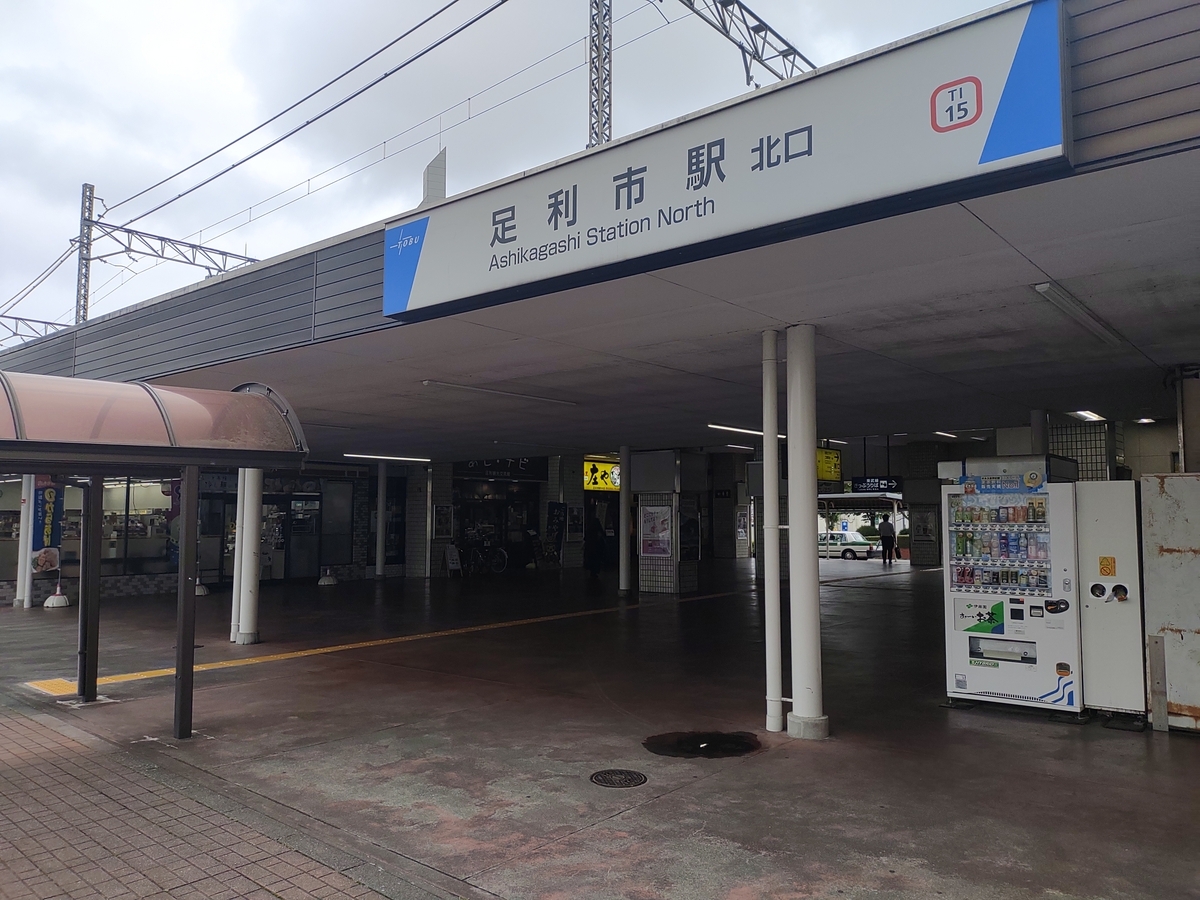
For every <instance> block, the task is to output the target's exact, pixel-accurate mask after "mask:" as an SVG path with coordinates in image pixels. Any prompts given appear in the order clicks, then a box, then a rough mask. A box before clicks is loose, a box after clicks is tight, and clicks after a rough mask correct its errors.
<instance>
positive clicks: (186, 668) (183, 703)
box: [175, 466, 200, 740]
mask: <svg viewBox="0 0 1200 900" xmlns="http://www.w3.org/2000/svg"><path fill="white" fill-rule="evenodd" d="M179 487H180V490H179V602H178V605H177V609H176V616H177V618H176V623H175V737H176V738H178V739H180V740H183V739H186V738H190V737H191V736H192V685H193V679H194V677H195V665H196V544H197V541H198V540H199V515H200V469H199V467H198V466H184V467H183V478H182V481H181V484H180V486H179Z"/></svg>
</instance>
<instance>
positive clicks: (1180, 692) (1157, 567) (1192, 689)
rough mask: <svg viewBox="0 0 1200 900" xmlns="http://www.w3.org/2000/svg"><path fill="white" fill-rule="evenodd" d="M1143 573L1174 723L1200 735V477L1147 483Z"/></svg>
mask: <svg viewBox="0 0 1200 900" xmlns="http://www.w3.org/2000/svg"><path fill="white" fill-rule="evenodd" d="M1142 567H1143V568H1142V572H1143V579H1144V585H1145V614H1146V634H1147V636H1148V637H1155V636H1158V637H1161V638H1162V643H1163V651H1164V653H1163V655H1164V657H1165V669H1166V682H1167V685H1166V687H1167V690H1166V694H1167V697H1166V700H1167V713H1168V722H1169V723H1170V725H1171V727H1173V728H1185V729H1189V730H1192V731H1198V730H1200V474H1186V475H1183V474H1181V475H1145V476H1143V477H1142ZM1151 678H1152V679H1153V673H1151Z"/></svg>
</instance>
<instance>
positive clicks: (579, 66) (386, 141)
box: [188, 7, 682, 239]
mask: <svg viewBox="0 0 1200 900" xmlns="http://www.w3.org/2000/svg"><path fill="white" fill-rule="evenodd" d="M641 9H642V7H637V8H635V9H634V10H633V11H631V12H628V13H626V14H625V15H623V16H621V17H620V18H618V19H615V20H614V22H619V21H621V19H625V18H628V17H629V16H631V15H633V14H634V13H636V12H639V11H640V10H641ZM681 18H682V17H681ZM664 19H665V21H664V23H663V24H662V25H658V26H656V27H654V28H651V29H650V30H649V31H645V32H643V33H642V34H639V35H638V36H637V37H633V38H630V39H629V40H627V41H625V42H624V43H622V44H618V45H617V46H616V48H615V49H616V50H620V49H622V48H624V47H627V46H629V45H630V44H633V43H636V42H637V41H640V40H641V39H642V38H645V37H649V36H650V35H652V34H654V33H655V32H656V31H661V30H662V29H663V28H666V27H667V26H668V25H673V24H674V23H675V22H678V21H679V19H668V18H666V17H665V16H664ZM586 40H587V38H586V37H582V38H578V39H577V40H574V41H572V42H571V43H569V44H566V45H565V46H563V47H560V48H559V49H558V50H555V51H554V52H553V53H549V54H547V55H546V56H543V57H542V58H541V59H539V60H537V61H536V62H532V63H530V64H529V65H527V66H525V67H524V68H523V69H519V70H517V71H516V72H513V73H512V74H511V75H506V76H505V77H504V78H501V79H500V80H499V81H496V82H493V83H492V84H490V85H488V86H487V87H486V88H484V89H483V90H481V91H478V92H476V93H474V94H472V95H471V96H470V97H468V98H467V99H466V100H460V101H459V102H457V103H455V104H453V105H452V106H447V107H446V108H445V109H442V110H441V111H439V112H436V113H433V114H432V115H429V116H427V117H426V118H424V119H422V120H421V121H420V122H417V123H416V124H414V125H410V126H409V127H408V128H405V129H404V130H403V131H398V132H396V133H395V134H393V135H392V136H391V137H388V138H385V139H384V140H382V141H379V142H378V143H376V144H373V145H371V146H370V147H367V148H366V149H365V150H360V151H359V152H358V153H355V154H354V155H353V156H349V157H347V158H346V159H343V160H342V161H341V162H338V163H335V164H334V165H332V166H329V167H327V168H325V169H322V170H321V171H320V172H317V173H316V174H314V175H310V176H309V177H308V178H306V179H304V180H303V181H299V182H297V183H296V184H294V185H292V186H291V187H288V188H284V189H283V190H281V191H276V192H275V193H274V194H272V195H270V196H269V197H264V198H263V199H262V200H259V201H257V202H256V203H252V204H250V205H249V206H247V207H243V208H242V209H240V210H238V211H237V212H234V213H230V214H229V215H227V216H225V217H223V218H221V219H217V220H216V221H215V222H210V223H209V224H208V225H205V226H204V227H203V228H201V229H200V230H199V231H195V232H192V234H191V235H189V236H188V237H189V238H192V237H196V236H197V235H198V234H200V235H202V234H203V233H204V232H205V231H208V230H209V229H210V228H215V227H216V226H218V225H221V224H222V223H224V222H228V221H229V220H230V219H233V218H235V217H237V216H241V215H243V214H248V213H253V210H254V208H255V207H258V206H262V205H263V204H264V203H270V202H271V201H272V200H275V199H277V198H278V197H282V196H284V195H286V194H289V193H291V192H292V191H295V190H297V189H299V188H302V187H304V186H305V185H310V184H311V182H312V181H313V180H314V179H316V178H320V177H321V176H322V175H327V174H328V173H330V172H332V171H334V170H335V169H338V168H340V167H342V166H344V165H346V164H347V163H351V162H353V161H354V160H356V159H358V158H359V157H361V156H364V155H365V154H367V153H370V152H371V151H372V150H377V149H379V148H380V147H383V148H384V155H383V156H382V157H380V158H379V159H377V160H373V161H372V162H369V163H367V164H366V165H363V166H360V167H359V168H357V169H355V170H353V171H352V172H347V173H346V174H345V175H342V176H341V177H339V178H336V179H334V180H333V181H330V182H328V183H326V184H323V185H321V186H320V187H318V188H316V189H315V190H311V189H310V190H309V191H308V192H307V193H305V194H302V195H300V196H299V197H295V198H293V199H292V200H289V201H288V202H287V203H283V204H280V205H279V206H276V207H274V208H272V209H269V210H267V212H265V213H263V214H262V215H260V216H259V217H258V219H255V218H250V219H248V220H247V221H245V222H241V223H239V224H237V225H235V226H234V227H233V228H229V229H226V230H225V231H222V232H219V233H218V234H216V235H213V236H211V239H216V238H220V237H223V236H224V235H226V234H229V233H230V232H232V231H235V230H237V229H238V228H244V227H245V226H246V225H249V224H250V223H251V222H257V221H258V220H259V219H262V218H264V217H265V216H268V215H270V214H271V213H274V212H278V211H279V210H281V209H284V208H285V207H287V206H290V205H291V204H293V203H296V202H297V201H299V200H303V199H304V198H305V197H310V196H312V195H313V194H315V193H318V192H319V191H323V190H325V188H328V187H332V186H333V185H335V184H337V183H338V182H340V181H344V180H345V179H347V178H349V177H351V176H352V175H357V174H358V173H359V172H364V171H366V170H367V169H369V168H371V167H373V166H376V165H378V164H379V163H381V162H385V161H387V160H389V159H391V158H392V157H394V156H397V155H399V154H401V153H403V152H405V151H406V150H411V149H412V148H413V147H417V146H419V145H421V144H423V143H425V142H426V141H428V140H432V138H433V135H430V136H429V137H424V138H421V139H420V140H418V141H414V142H413V143H411V144H406V145H404V146H403V147H401V148H400V149H398V150H394V151H392V152H391V153H388V152H387V145H388V144H389V143H391V142H392V141H394V140H396V139H397V138H399V137H403V136H404V135H406V134H408V133H410V132H412V131H415V130H416V129H418V128H420V127H421V126H422V125H428V124H429V123H430V122H432V121H434V120H435V119H439V118H441V117H442V116H444V115H445V114H446V113H448V112H452V111H453V110H455V109H458V108H459V107H460V106H462V105H463V104H469V103H470V101H471V100H473V99H475V98H477V97H482V96H483V95H484V94H486V93H488V92H489V91H492V90H494V89H496V88H497V87H499V86H500V85H502V84H504V83H505V82H508V81H511V80H512V79H514V78H516V77H517V76H518V75H522V74H524V73H525V72H528V71H529V70H530V69H533V68H535V67H537V66H539V65H541V64H542V63H544V62H546V61H547V60H549V59H553V58H554V57H555V56H558V55H559V54H560V53H563V52H565V51H567V50H570V49H571V48H572V47H574V46H575V45H576V44H579V43H582V42H584V41H586ZM586 65H587V63H586V62H582V63H579V64H577V65H574V66H572V67H571V68H569V69H564V70H563V71H561V72H559V73H558V74H556V75H553V76H551V77H550V78H547V79H545V80H544V81H540V82H538V83H537V84H535V85H532V86H531V87H528V88H526V89H525V90H523V91H520V92H518V93H516V94H513V95H512V96H511V97H506V98H505V99H503V100H500V101H499V102H497V103H494V104H492V105H491V106H488V107H485V108H484V109H482V110H479V111H478V112H475V113H471V114H469V115H468V116H467V118H465V119H462V120H461V121H458V122H455V123H453V124H452V125H448V126H447V127H446V128H445V129H443V130H442V132H440V133H445V132H446V131H450V130H452V129H454V128H457V127H458V126H459V125H463V124H465V123H466V122H469V121H472V120H473V119H477V118H479V117H480V116H482V115H485V114H487V113H489V112H492V111H493V110H495V109H499V108H500V107H501V106H504V105H506V104H508V103H511V102H512V101H514V100H518V99H520V98H521V97H524V96H525V95H527V94H530V93H532V92H533V91H536V90H539V89H540V88H543V87H545V86H546V85H548V84H551V83H553V82H555V81H557V80H558V79H560V78H565V77H566V76H567V75H570V74H571V73H572V72H578V71H579V70H580V69H582V68H583V67H584V66H586Z"/></svg>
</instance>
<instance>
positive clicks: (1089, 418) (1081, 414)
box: [1071, 409, 1104, 422]
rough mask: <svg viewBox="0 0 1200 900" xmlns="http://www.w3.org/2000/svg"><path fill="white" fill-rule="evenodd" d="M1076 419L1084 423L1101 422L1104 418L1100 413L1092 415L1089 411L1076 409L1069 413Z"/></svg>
mask: <svg viewBox="0 0 1200 900" xmlns="http://www.w3.org/2000/svg"><path fill="white" fill-rule="evenodd" d="M1071 415H1073V416H1074V417H1075V418H1077V419H1083V421H1085V422H1103V421H1104V416H1102V415H1100V413H1094V412H1092V411H1091V410H1090V409H1077V410H1075V412H1073V413H1071Z"/></svg>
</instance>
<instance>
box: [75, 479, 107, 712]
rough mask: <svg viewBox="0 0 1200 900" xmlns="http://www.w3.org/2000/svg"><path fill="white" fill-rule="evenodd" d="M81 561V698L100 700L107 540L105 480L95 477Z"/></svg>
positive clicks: (87, 496)
mask: <svg viewBox="0 0 1200 900" xmlns="http://www.w3.org/2000/svg"><path fill="white" fill-rule="evenodd" d="M82 518H83V523H82V524H83V529H82V531H83V533H82V534H81V538H82V540H81V541H80V544H81V546H80V551H81V552H80V554H79V556H80V560H79V684H78V692H79V696H80V697H82V698H83V699H84V700H87V701H92V700H95V699H96V672H97V669H98V665H99V662H98V659H97V654H98V653H99V649H100V545H101V543H102V542H103V540H104V479H103V478H102V477H101V476H99V475H93V476H92V478H91V480H90V481H89V482H88V486H87V488H86V489H85V490H84V493H83V517H82Z"/></svg>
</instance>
